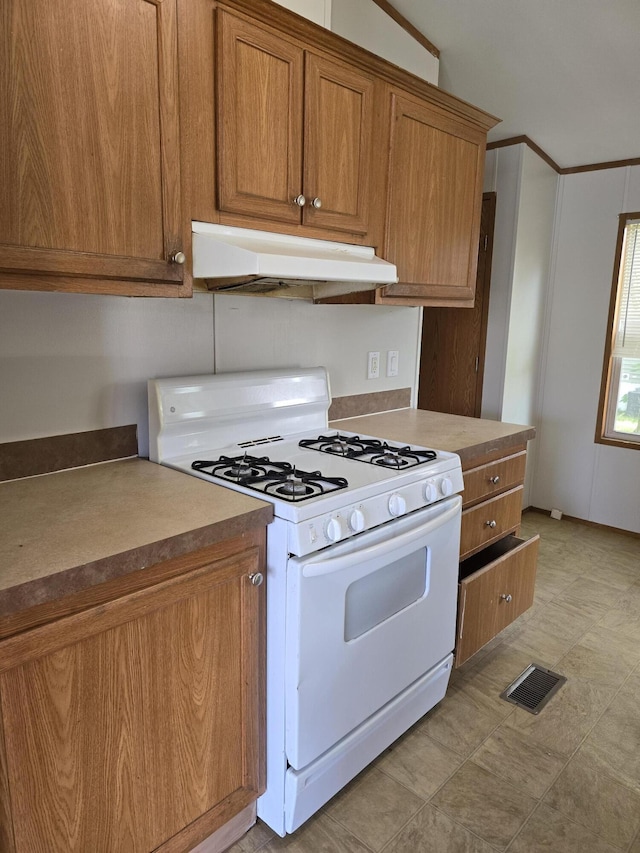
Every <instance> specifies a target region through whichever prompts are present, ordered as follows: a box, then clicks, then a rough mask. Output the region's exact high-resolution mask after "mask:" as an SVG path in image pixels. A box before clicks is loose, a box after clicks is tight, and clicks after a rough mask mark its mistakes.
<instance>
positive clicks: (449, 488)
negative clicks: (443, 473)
mask: <svg viewBox="0 0 640 853" xmlns="http://www.w3.org/2000/svg"><path fill="white" fill-rule="evenodd" d="M438 485H439V487H440V494H441V495H442V496H443V497H445V498H448V497H449V495H452V494H453V483H452V482H451V480H450V478H449V477H443V478H442V479H441V480H440V482H439V483H438Z"/></svg>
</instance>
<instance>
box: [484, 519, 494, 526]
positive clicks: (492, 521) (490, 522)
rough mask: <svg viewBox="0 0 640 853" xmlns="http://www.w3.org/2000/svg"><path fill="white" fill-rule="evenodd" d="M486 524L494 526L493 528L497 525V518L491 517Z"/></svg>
mask: <svg viewBox="0 0 640 853" xmlns="http://www.w3.org/2000/svg"><path fill="white" fill-rule="evenodd" d="M485 525H486V526H487V527H492V528H493V527H495V526H496V521H495V519H491V521H485Z"/></svg>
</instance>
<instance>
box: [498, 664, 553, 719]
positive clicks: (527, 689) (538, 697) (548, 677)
mask: <svg viewBox="0 0 640 853" xmlns="http://www.w3.org/2000/svg"><path fill="white" fill-rule="evenodd" d="M566 680H567V679H566V678H565V677H564V675H558V673H557V672H551V670H550V669H545V667H544V666H539V665H538V664H535V663H532V664H530V665H529V666H528V667H527V668H526V669H525V671H524V672H522V673H520V675H519V676H518V677H517V678H516V680H515V681H514V682H512V683H511V684H510V685H509V686H508V687H507V689H506V690H505V691H503V692H502V693H501V694H500V698H501V699H506V700H507V702H513V704H514V705H517V706H518V707H519V708H524V710H525V711H529V713H530V714H539V713H540V711H541V710H542V709H543V708H544V706H545V705H546V704H547V702H548V701H549V699H551V697H552V696H553V695H554V694H555V693H557V692H558V690H560V688H561V687H562V685H563V684H564V683H565V681H566Z"/></svg>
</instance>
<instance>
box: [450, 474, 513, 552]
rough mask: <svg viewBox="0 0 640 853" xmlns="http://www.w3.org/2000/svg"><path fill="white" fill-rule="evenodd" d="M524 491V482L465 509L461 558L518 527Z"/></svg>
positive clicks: (463, 513)
mask: <svg viewBox="0 0 640 853" xmlns="http://www.w3.org/2000/svg"><path fill="white" fill-rule="evenodd" d="M522 492H523V489H522V486H518V487H517V488H515V489H511V491H509V492H505V493H504V494H503V495H499V496H498V497H495V498H491V499H490V500H488V501H483V502H482V503H481V504H478V505H477V506H474V507H473V508H472V509H467V510H463V512H462V530H461V533H460V559H461V560H464V559H466V558H467V557H470V556H471V554H474V553H475V552H476V551H479V550H480V549H481V548H484V547H485V546H486V545H489V544H491V543H492V542H495V541H496V540H498V539H501V538H502V537H503V536H504V534H505V533H511V532H512V531H514V530H515V529H516V528H517V527H519V525H520V517H521V513H522Z"/></svg>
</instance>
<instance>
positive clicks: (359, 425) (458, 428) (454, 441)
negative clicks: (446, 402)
mask: <svg viewBox="0 0 640 853" xmlns="http://www.w3.org/2000/svg"><path fill="white" fill-rule="evenodd" d="M330 426H331V427H332V428H333V429H337V430H341V429H342V430H347V431H349V432H356V433H362V434H363V435H371V436H375V437H377V438H386V439H388V440H389V441H397V442H405V443H406V444H420V445H422V446H423V447H432V448H434V449H436V450H449V451H451V452H452V453H457V454H458V456H459V457H460V461H461V462H462V467H463V468H468V467H471V466H472V465H473V463H474V461H475V460H477V459H478V458H479V457H481V456H485V455H486V454H489V453H493V452H494V451H497V450H504V449H507V448H509V447H514V446H516V445H519V444H526V442H527V441H529V439H531V438H534V437H535V434H536V430H535V427H532V426H523V425H522V424H507V423H502V422H501V421H491V420H488V419H486V418H465V417H462V416H461V415H445V414H442V413H441V412H428V411H425V410H423V409H399V410H398V411H395V412H383V413H382V414H378V415H364V416H362V417H359V418H347V419H345V420H341V421H331V424H330Z"/></svg>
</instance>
